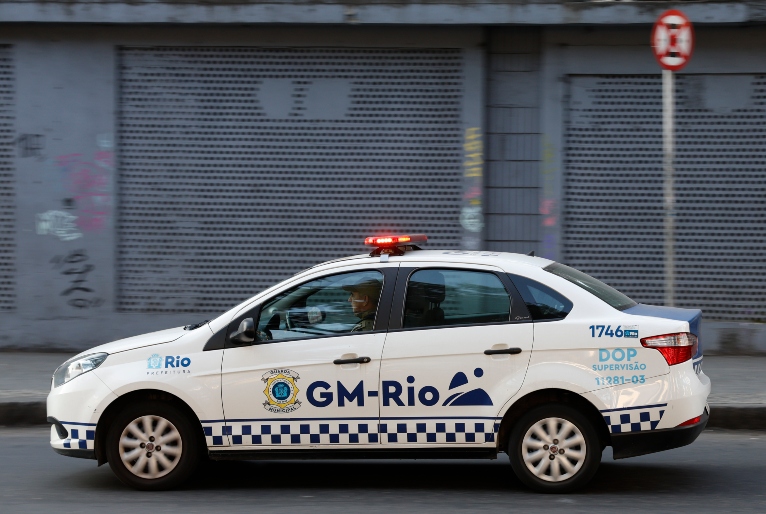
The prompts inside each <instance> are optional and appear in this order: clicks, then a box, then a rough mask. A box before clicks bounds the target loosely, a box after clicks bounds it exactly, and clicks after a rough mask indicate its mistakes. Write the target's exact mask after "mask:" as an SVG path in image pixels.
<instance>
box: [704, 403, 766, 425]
mask: <svg viewBox="0 0 766 514" xmlns="http://www.w3.org/2000/svg"><path fill="white" fill-rule="evenodd" d="M707 426H708V427H709V428H725V429H728V430H766V406H762V407H732V406H730V405H711V406H710V420H709V421H708V423H707Z"/></svg>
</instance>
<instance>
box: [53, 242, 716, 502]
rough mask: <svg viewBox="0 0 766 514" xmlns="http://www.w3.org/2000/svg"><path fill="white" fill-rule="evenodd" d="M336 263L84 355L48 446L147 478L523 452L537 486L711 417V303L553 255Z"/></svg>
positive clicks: (382, 257) (144, 484)
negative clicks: (647, 296) (198, 319)
mask: <svg viewBox="0 0 766 514" xmlns="http://www.w3.org/2000/svg"><path fill="white" fill-rule="evenodd" d="M424 240H425V236H416V235H412V236H388V237H385V238H368V240H367V241H366V242H367V243H368V244H370V245H371V246H372V248H374V249H373V251H372V252H371V253H370V254H369V255H368V254H365V255H358V256H353V257H348V258H345V259H340V260H336V261H332V262H327V263H324V264H320V265H318V266H315V267H313V268H310V269H308V270H306V271H303V272H302V273H299V274H297V275H295V276H293V277H291V278H289V279H288V280H285V281H284V282H282V283H280V284H277V285H275V286H274V287H272V288H270V289H268V290H266V291H263V292H262V293H259V294H258V295H256V296H254V297H252V298H250V299H249V300H247V301H245V302H243V303H241V304H240V305H237V306H236V307H234V308H233V309H231V310H230V311H228V312H226V313H224V314H221V315H220V316H218V317H217V318H215V319H213V320H211V321H207V322H204V323H199V324H196V325H189V326H186V327H178V328H173V329H169V330H164V331H160V332H154V333H151V334H145V335H141V336H136V337H132V338H128V339H123V340H120V341H115V342H112V343H108V344H105V345H102V346H99V347H96V348H93V349H91V350H88V351H86V352H83V353H82V354H80V355H78V356H76V357H74V358H72V359H70V360H69V361H67V362H65V363H64V364H62V365H61V366H60V367H59V368H58V369H57V370H56V372H55V373H54V375H53V383H52V388H51V392H50V394H49V396H48V421H49V422H50V423H51V424H52V427H51V446H52V447H53V449H54V450H55V451H56V452H58V453H60V454H63V455H69V456H73V457H83V458H90V459H96V460H97V461H98V463H99V464H103V463H105V462H108V463H109V465H110V466H111V468H112V470H113V471H114V473H115V474H116V475H117V476H118V477H119V478H120V479H121V480H122V481H123V482H124V483H126V484H128V485H130V486H133V487H136V488H139V489H166V488H170V487H174V486H177V485H178V484H180V483H181V482H183V481H184V480H185V479H187V478H188V477H189V475H190V474H191V473H192V472H193V471H194V469H195V467H196V466H197V464H198V463H199V462H200V460H201V459H203V458H210V459H215V460H227V459H269V458H271V459H281V458H303V457H305V458H317V457H319V458H339V457H342V458H402V457H404V458H410V457H411V458H486V459H494V458H496V457H497V455H498V454H499V453H503V452H504V453H506V454H508V456H509V457H510V462H511V466H512V468H513V471H514V472H515V473H516V475H517V476H518V477H519V479H520V480H521V481H522V482H524V483H525V484H526V485H528V486H529V487H531V488H533V489H535V490H539V491H546V492H564V491H571V490H574V489H576V488H579V487H581V486H582V485H584V484H585V483H586V482H588V480H590V479H591V477H592V476H593V474H594V473H595V472H596V469H597V468H598V465H599V462H600V460H601V454H602V450H603V449H604V448H605V447H606V446H611V447H612V448H613V454H614V458H616V459H620V458H625V457H632V456H635V455H642V454H646V453H651V452H657V451H662V450H667V449H670V448H676V447H679V446H683V445H686V444H689V443H691V442H693V441H694V440H695V439H696V438H697V436H698V435H699V434H700V432H701V431H702V430H703V429H704V427H705V424H706V423H707V420H708V416H709V410H708V407H707V404H706V400H707V396H708V394H709V393H710V380H709V379H708V377H706V376H705V374H704V373H703V372H702V371H701V360H702V350H701V348H700V346H699V344H698V338H699V330H700V318H701V312H700V311H699V310H688V309H674V308H667V307H655V306H649V305H640V304H636V302H634V301H632V300H631V299H630V298H628V297H627V296H625V295H623V294H622V293H620V292H618V291H616V290H615V289H612V288H611V287H609V286H607V285H606V284H604V283H602V282H599V281H598V280H596V279H594V278H592V277H590V276H588V275H586V274H584V273H581V272H579V271H577V270H574V269H572V268H569V267H567V266H564V265H563V264H559V263H556V262H553V261H550V260H547V259H542V258H539V257H531V256H526V255H519V254H510V253H495V252H464V251H425V250H420V249H419V248H418V246H417V245H416V243H419V242H423V241H424Z"/></svg>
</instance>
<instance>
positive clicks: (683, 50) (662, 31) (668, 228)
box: [651, 9, 694, 307]
mask: <svg viewBox="0 0 766 514" xmlns="http://www.w3.org/2000/svg"><path fill="white" fill-rule="evenodd" d="M651 43H652V51H653V52H654V57H655V58H656V59H657V62H658V63H659V65H660V67H661V68H662V149H663V159H662V160H663V166H662V167H663V175H664V181H663V183H664V184H663V195H662V196H663V200H664V202H663V203H664V207H665V209H664V211H665V215H664V225H665V227H664V228H665V245H664V246H665V305H667V306H668V307H673V306H674V305H675V300H676V255H675V240H676V193H675V181H674V176H673V175H674V169H673V161H674V158H675V137H674V136H675V134H674V129H675V127H674V124H675V123H674V116H675V112H674V111H675V91H674V90H675V84H674V80H675V77H674V76H673V73H674V72H676V71H678V70H680V69H681V68H683V67H684V66H686V64H687V63H688V62H689V59H691V56H692V50H693V49H694V29H693V28H692V23H691V21H689V18H687V17H686V15H685V14H684V13H682V12H681V11H677V10H675V9H671V10H669V11H665V12H664V13H662V14H660V16H659V18H657V21H656V22H655V23H654V27H652V35H651Z"/></svg>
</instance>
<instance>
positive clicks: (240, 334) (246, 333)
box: [229, 318, 255, 344]
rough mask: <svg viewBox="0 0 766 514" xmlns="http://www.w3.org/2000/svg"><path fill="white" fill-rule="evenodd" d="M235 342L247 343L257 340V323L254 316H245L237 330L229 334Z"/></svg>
mask: <svg viewBox="0 0 766 514" xmlns="http://www.w3.org/2000/svg"><path fill="white" fill-rule="evenodd" d="M229 339H231V340H232V341H234V342H235V343H240V344H246V343H252V342H253V341H255V323H254V322H253V318H245V319H243V320H242V323H240V324H239V328H238V329H237V331H236V332H234V333H233V334H231V335H230V336H229Z"/></svg>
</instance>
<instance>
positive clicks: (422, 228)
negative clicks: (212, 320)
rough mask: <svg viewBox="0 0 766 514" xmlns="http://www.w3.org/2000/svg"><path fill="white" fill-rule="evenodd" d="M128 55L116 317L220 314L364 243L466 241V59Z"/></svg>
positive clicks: (226, 50)
mask: <svg viewBox="0 0 766 514" xmlns="http://www.w3.org/2000/svg"><path fill="white" fill-rule="evenodd" d="M120 56H121V93H120V100H121V107H120V108H121V113H120V120H119V169H120V176H119V186H120V212H119V222H118V225H119V266H120V271H119V277H120V290H119V307H120V309H121V310H125V311H143V312H146V311H165V312H182V311H203V312H209V311H215V310H221V309H227V308H230V307H231V306H232V305H233V304H235V303H236V302H238V301H241V300H242V299H244V298H247V297H248V296H250V295H252V294H254V293H256V292H257V291H259V290H262V289H265V288H266V287H268V286H271V285H273V284H274V283H275V282H277V281H279V280H281V279H284V278H286V277H288V276H290V275H291V274H293V273H295V272H297V271H300V270H301V269H303V268H306V267H308V266H311V265H314V264H316V263H318V262H321V261H325V260H328V259H333V258H337V257H341V256H345V255H349V254H356V253H360V252H361V251H363V248H362V246H361V242H362V241H363V238H364V237H365V236H367V235H371V234H377V233H382V232H389V231H392V232H399V231H416V232H425V233H427V234H428V236H429V239H431V240H432V243H429V245H428V247H429V248H447V247H451V248H454V247H458V246H459V245H460V236H461V230H462V229H461V228H460V225H459V214H460V206H461V203H460V202H461V194H462V187H463V182H462V180H463V179H462V164H463V163H462V161H463V152H462V142H463V141H462V135H463V130H462V125H461V120H462V117H463V94H462V93H463V87H464V86H463V80H464V79H463V59H464V56H463V51H462V50H460V49H340V48H253V47H125V48H122V49H121V50H120Z"/></svg>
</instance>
